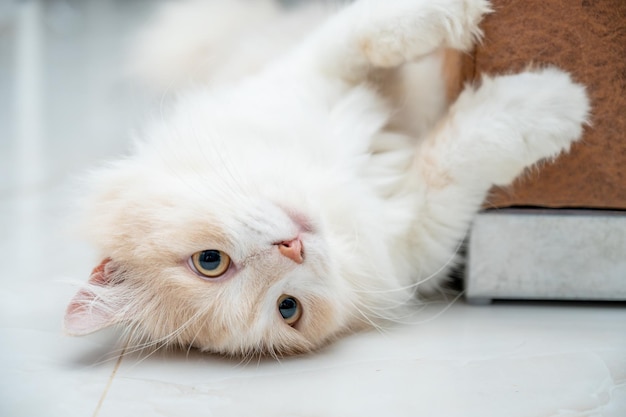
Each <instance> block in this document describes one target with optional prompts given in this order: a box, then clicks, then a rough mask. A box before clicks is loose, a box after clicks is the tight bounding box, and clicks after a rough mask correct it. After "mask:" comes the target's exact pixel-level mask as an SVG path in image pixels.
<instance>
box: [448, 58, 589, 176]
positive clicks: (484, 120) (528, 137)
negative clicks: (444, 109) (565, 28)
mask: <svg viewBox="0 0 626 417" xmlns="http://www.w3.org/2000/svg"><path fill="white" fill-rule="evenodd" d="M589 109H590V106H589V99H588V98H587V94H586V91H585V88H584V87H583V86H582V85H580V84H576V83H574V82H573V81H572V80H571V78H570V76H569V75H568V74H567V73H565V72H563V71H561V70H559V69H556V68H545V69H541V70H535V71H527V72H522V73H520V74H515V75H506V76H498V77H483V80H482V84H481V85H480V87H478V88H472V87H470V88H467V89H466V90H465V91H464V92H463V93H462V94H461V95H460V96H459V99H458V100H457V102H456V103H455V104H454V105H453V106H452V108H451V110H450V117H451V121H450V126H453V127H454V132H455V133H454V137H451V138H449V140H450V145H449V147H450V148H451V149H455V152H454V153H453V155H451V156H452V157H451V159H450V163H451V166H452V167H451V169H452V170H455V171H458V174H459V175H458V176H459V177H462V176H469V177H472V178H473V179H480V182H481V183H491V184H498V185H506V184H509V183H511V182H512V181H513V180H514V179H515V177H517V176H518V175H519V174H520V173H521V172H522V171H523V170H524V169H525V168H526V167H529V166H531V165H533V164H535V163H537V162H538V161H540V160H542V159H545V158H555V157H556V156H558V155H559V154H560V153H561V152H563V151H567V150H569V148H570V145H571V144H572V142H574V141H575V140H577V139H579V138H580V137H581V135H582V129H583V125H584V124H585V123H587V119H588V114H589ZM468 173H470V174H468Z"/></svg>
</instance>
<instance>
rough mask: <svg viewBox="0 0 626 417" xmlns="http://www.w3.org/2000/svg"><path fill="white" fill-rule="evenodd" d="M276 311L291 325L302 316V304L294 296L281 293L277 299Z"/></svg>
mask: <svg viewBox="0 0 626 417" xmlns="http://www.w3.org/2000/svg"><path fill="white" fill-rule="evenodd" d="M278 312H279V313H280V315H281V316H282V318H283V320H285V323H287V324H288V325H290V326H293V325H294V324H296V322H297V321H298V320H299V319H300V316H302V306H301V305H300V303H299V302H298V300H297V299H296V298H295V297H292V296H291V295H281V296H280V298H279V299H278Z"/></svg>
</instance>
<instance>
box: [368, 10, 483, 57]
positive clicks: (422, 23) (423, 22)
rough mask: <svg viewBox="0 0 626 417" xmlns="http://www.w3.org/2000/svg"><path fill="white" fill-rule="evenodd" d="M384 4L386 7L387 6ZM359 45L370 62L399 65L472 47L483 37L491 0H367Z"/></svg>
mask: <svg viewBox="0 0 626 417" xmlns="http://www.w3.org/2000/svg"><path fill="white" fill-rule="evenodd" d="M383 6H384V7H383ZM362 7H364V8H366V10H364V13H365V17H363V16H362V18H361V23H362V27H361V29H360V30H358V33H360V39H359V45H360V47H361V49H362V51H363V53H364V54H365V55H366V56H367V58H368V60H369V62H370V63H371V64H373V65H374V66H378V67H395V66H398V65H401V64H403V63H405V62H408V61H413V60H415V59H418V58H420V57H422V56H424V55H426V54H429V53H431V52H433V51H434V50H436V49H437V48H440V47H446V48H453V49H460V50H464V51H466V50H469V49H470V48H471V47H472V46H473V45H474V44H475V42H476V41H477V40H479V39H480V38H481V36H482V31H481V29H480V27H479V23H480V22H481V20H482V18H483V16H484V15H485V14H487V13H490V12H491V11H492V10H491V7H490V4H489V1H487V0H438V1H433V0H422V1H415V0H401V1H394V2H387V3H383V2H380V3H379V5H378V6H374V5H373V4H370V3H368V2H366V1H364V2H363V6H362Z"/></svg>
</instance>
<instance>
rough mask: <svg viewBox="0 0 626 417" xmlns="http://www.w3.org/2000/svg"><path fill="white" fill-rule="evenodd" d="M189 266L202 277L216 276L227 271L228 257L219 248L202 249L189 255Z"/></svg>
mask: <svg viewBox="0 0 626 417" xmlns="http://www.w3.org/2000/svg"><path fill="white" fill-rule="evenodd" d="M190 266H191V267H192V269H193V270H194V271H195V272H197V273H198V274H200V275H202V276H204V277H207V278H218V277H221V276H222V275H224V273H226V271H228V267H229V266H230V257H229V256H228V255H227V254H225V253H224V252H222V251H221V250H215V249H209V250H203V251H200V252H196V253H194V254H193V255H191V262H190Z"/></svg>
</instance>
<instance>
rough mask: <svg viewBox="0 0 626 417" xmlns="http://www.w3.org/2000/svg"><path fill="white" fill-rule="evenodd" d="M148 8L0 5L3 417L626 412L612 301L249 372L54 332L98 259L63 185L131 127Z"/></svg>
mask: <svg viewBox="0 0 626 417" xmlns="http://www.w3.org/2000/svg"><path fill="white" fill-rule="evenodd" d="M144 9H145V4H143V3H140V2H119V1H117V2H114V1H101V0H91V1H83V2H79V1H71V2H63V1H47V2H45V7H42V8H40V9H38V8H37V7H35V3H34V2H32V1H30V2H29V1H22V2H10V1H8V2H7V1H5V2H0V375H2V376H1V380H0V416H47V417H53V416H62V417H70V416H98V417H109V416H111V417H113V416H115V417H119V416H142V417H143V416H186V417H192V416H277V415H284V416H301V417H309V416H310V417H312V416H325V417H327V416H341V417H345V416H391V415H395V416H431V417H432V416H445V417H450V416H459V417H472V416H480V417H491V416H494V417H496V416H497V417H515V416H520V417H522V416H523V417H531V416H560V417H564V416H566V417H574V416H576V417H582V416H603V417H624V416H626V308H624V306H623V305H622V306H616V305H580V304H575V305H572V304H565V305H563V304H560V305H550V304H523V303H521V304H519V303H518V304H511V303H502V304H495V305H492V306H487V307H471V306H468V305H465V304H464V303H463V302H461V301H459V302H457V303H456V304H455V305H453V306H452V307H451V308H449V309H447V310H446V309H445V306H444V305H432V306H430V307H429V308H427V309H426V310H424V311H422V312H420V313H417V314H416V316H415V317H414V318H413V319H412V322H413V323H412V324H405V325H398V326H396V327H394V328H392V329H390V330H389V331H388V332H387V333H385V334H381V333H377V332H369V333H363V334H358V335H354V336H352V337H349V338H346V339H344V340H342V341H340V342H339V343H337V344H335V345H333V346H331V347H329V348H327V349H325V350H323V351H322V352H319V353H317V354H314V355H310V356H306V357H299V358H291V359H285V360H283V361H281V362H276V361H269V360H268V361H262V362H258V363H257V362H254V363H250V364H247V365H243V364H239V363H237V362H233V361H229V360H226V359H223V358H219V357H212V356H206V355H200V354H197V353H196V352H190V353H186V352H181V353H171V354H165V353H158V354H154V355H151V356H148V357H146V356H145V355H132V354H130V355H126V356H124V357H123V358H121V359H120V358H119V355H118V354H119V349H122V348H123V346H120V345H117V344H116V340H117V335H116V334H115V332H111V331H109V332H104V333H102V334H97V335H94V336H90V337H86V338H81V339H74V338H69V337H66V336H64V335H63V334H62V333H61V321H62V315H63V310H64V308H65V304H66V302H67V301H68V300H69V298H70V297H71V295H72V294H73V292H74V289H73V288H72V287H71V286H70V285H67V284H66V283H65V282H64V281H65V280H67V279H79V280H83V279H86V278H87V274H88V273H89V271H90V269H91V267H92V266H93V264H94V261H95V259H94V254H93V253H92V252H91V250H90V249H89V248H88V247H86V246H85V245H84V244H83V243H81V241H80V240H78V239H77V238H76V237H74V236H73V235H72V233H71V224H72V216H71V213H72V212H71V210H70V202H71V201H72V195H73V193H74V191H73V190H74V186H73V185H72V184H73V183H72V181H73V179H74V178H77V177H78V178H79V177H80V175H81V172H84V170H86V169H88V168H89V167H90V166H92V165H93V164H94V163H95V162H96V161H100V160H103V159H106V158H110V157H112V156H114V155H116V154H119V153H120V152H122V151H123V149H124V147H125V144H126V138H127V134H126V131H127V129H128V128H129V127H131V126H133V124H134V121H133V120H135V121H138V120H141V117H140V115H141V114H142V111H143V110H144V109H145V108H146V107H145V106H144V101H143V98H142V97H140V95H139V94H138V93H137V92H136V91H134V90H133V88H130V87H129V85H127V84H126V83H124V82H123V81H121V80H120V79H119V78H118V77H117V76H116V71H115V69H116V68H118V67H119V51H121V50H122V48H121V46H123V44H124V39H125V38H124V36H125V35H126V34H127V33H128V28H129V27H131V25H132V23H133V21H136V20H137V19H139V18H140V16H142V13H143V10H144ZM131 121H133V122H131Z"/></svg>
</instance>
